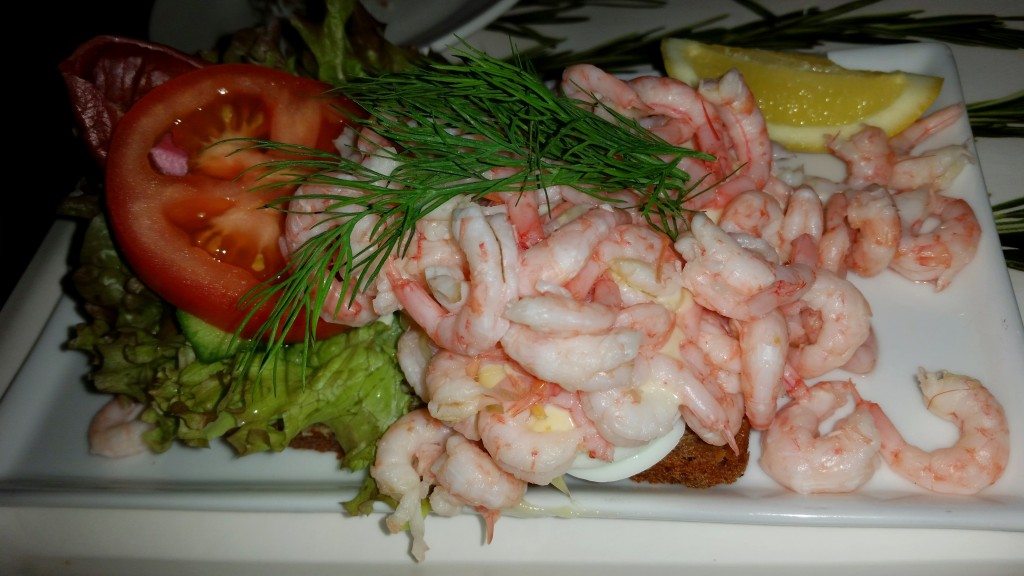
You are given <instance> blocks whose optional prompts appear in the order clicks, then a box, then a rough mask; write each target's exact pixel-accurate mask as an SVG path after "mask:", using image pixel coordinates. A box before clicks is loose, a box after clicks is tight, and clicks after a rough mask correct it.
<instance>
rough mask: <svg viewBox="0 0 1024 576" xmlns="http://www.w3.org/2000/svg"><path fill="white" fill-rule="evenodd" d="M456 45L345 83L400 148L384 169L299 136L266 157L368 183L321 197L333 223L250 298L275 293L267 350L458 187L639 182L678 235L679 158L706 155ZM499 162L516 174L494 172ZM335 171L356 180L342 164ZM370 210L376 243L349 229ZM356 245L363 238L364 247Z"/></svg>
mask: <svg viewBox="0 0 1024 576" xmlns="http://www.w3.org/2000/svg"><path fill="white" fill-rule="evenodd" d="M457 56H458V57H459V58H460V59H461V60H462V63H459V64H447V63H433V64H430V65H428V66H425V67H420V68H415V69H412V70H410V71H407V72H403V73H398V74H388V75H383V76H379V77H375V78H355V79H352V80H350V81H349V82H348V83H347V84H345V85H344V87H343V90H344V93H345V95H346V96H348V97H349V98H351V99H352V100H354V101H355V102H356V103H357V104H359V105H360V106H361V107H362V108H363V109H364V110H366V112H367V114H368V116H367V119H364V120H358V119H356V120H354V121H355V122H357V123H359V124H361V125H362V126H363V128H364V129H367V130H371V131H373V132H374V133H376V134H378V135H379V136H381V137H383V138H385V139H387V140H388V141H390V142H392V143H394V144H395V145H396V147H397V149H398V150H399V151H398V152H397V153H395V154H394V158H393V159H394V160H395V161H396V162H397V167H396V168H395V169H394V171H393V172H391V173H390V174H389V175H388V176H387V177H386V178H385V177H384V176H382V175H381V174H377V173H374V172H373V171H371V170H370V169H368V168H367V167H365V166H362V165H360V164H359V163H357V162H353V161H351V160H347V159H345V158H343V157H340V156H335V155H331V154H327V153H323V152H318V151H313V150H307V149H299V148H296V147H288V149H289V151H290V152H292V153H294V154H298V155H300V156H301V157H302V158H301V159H299V160H284V161H277V162H271V163H268V164H265V165H263V166H262V168H263V169H264V170H266V171H267V173H268V174H274V175H275V176H276V177H278V178H280V177H282V176H283V180H284V181H285V182H287V183H288V184H292V185H295V184H302V183H317V184H326V185H333V186H342V187H346V188H350V189H357V190H359V191H360V192H361V195H359V196H356V197H352V198H346V197H339V196H323V197H322V198H323V199H324V200H327V201H328V206H327V207H326V208H325V210H324V212H325V213H330V214H331V217H332V218H334V219H335V223H336V226H335V227H334V228H331V229H328V230H326V231H325V232H322V233H320V234H319V235H317V236H315V237H314V238H313V239H311V240H310V241H308V242H306V243H305V244H304V245H303V246H302V247H301V248H300V249H299V250H298V251H297V252H296V253H295V254H294V255H293V256H292V258H291V260H290V265H289V266H290V268H289V271H288V274H287V275H286V276H285V277H283V278H279V279H275V280H273V281H270V282H269V283H266V284H264V285H262V286H261V287H260V288H259V289H258V290H257V291H256V292H254V293H253V294H251V295H250V298H248V299H247V301H246V302H245V305H246V306H247V307H250V309H253V310H256V309H259V308H260V307H261V306H262V305H263V304H265V303H268V302H270V301H272V300H274V299H275V298H276V299H277V301H276V304H275V306H274V308H273V309H272V312H271V314H270V315H269V318H268V321H267V322H266V323H265V324H264V325H263V326H261V327H260V333H259V334H258V336H257V337H258V338H262V339H265V340H267V341H268V342H269V345H268V348H269V349H270V350H271V351H273V350H275V349H277V348H279V347H280V346H282V344H283V339H282V336H283V334H285V333H286V332H287V331H288V329H289V328H290V327H291V326H292V325H293V324H294V323H295V322H296V321H297V320H298V318H299V317H300V315H301V314H303V313H304V314H305V316H306V318H307V322H308V325H307V330H306V334H307V338H312V334H313V333H314V331H313V327H314V326H315V323H316V318H317V317H318V316H319V312H318V311H319V310H320V309H321V308H322V306H323V304H324V301H325V297H326V294H327V291H328V288H329V286H330V284H331V282H332V281H334V280H335V279H337V280H338V281H340V282H341V283H342V285H343V286H350V287H351V289H350V293H351V294H352V295H354V294H355V293H356V292H360V291H362V290H364V289H365V288H366V287H368V286H370V285H371V284H372V283H373V282H374V280H375V279H376V278H377V276H378V275H379V274H380V272H381V269H382V266H383V263H384V261H385V260H386V259H387V258H388V257H389V256H391V255H393V254H397V253H400V252H401V250H402V249H403V247H404V246H405V244H406V243H407V242H408V241H409V240H410V239H411V238H412V232H413V231H414V229H415V225H416V222H417V221H418V220H420V219H421V218H423V217H424V216H426V215H427V214H429V213H430V212H431V211H433V210H434V209H435V208H437V207H439V206H441V205H442V204H444V203H445V202H447V201H449V200H451V199H452V198H455V197H465V198H467V199H469V200H477V199H480V198H483V197H485V196H487V195H489V194H492V193H496V192H518V191H524V190H530V191H532V190H538V189H545V188H548V187H552V186H560V185H568V186H573V187H574V188H577V189H578V190H580V191H582V192H584V193H587V194H590V195H592V196H595V197H597V198H601V199H606V200H609V201H610V202H614V201H613V200H610V199H609V195H610V194H612V193H614V192H618V191H620V190H623V189H626V188H631V189H634V190H637V191H638V192H639V193H640V194H641V197H642V205H641V206H640V207H639V209H640V211H641V213H642V214H643V215H644V216H645V217H646V218H647V219H648V221H649V222H650V223H651V224H652V225H653V226H655V227H657V228H658V229H660V230H662V231H663V232H665V233H667V234H669V235H670V236H675V235H676V234H677V233H678V227H679V226H680V222H681V221H682V218H681V217H682V216H683V215H684V209H683V207H682V204H683V201H684V200H685V199H686V198H687V196H688V195H689V194H690V193H691V192H692V191H693V189H694V186H695V183H694V182H691V181H690V176H689V174H687V173H686V172H684V171H683V170H682V169H680V168H678V166H677V164H678V161H679V160H681V159H682V158H683V157H699V158H704V159H711V157H710V156H708V155H706V154H703V153H700V152H696V151H694V150H690V149H686V148H679V147H676V146H672V145H670V144H667V143H666V142H664V141H663V140H661V139H659V138H658V137H657V136H654V135H653V134H651V133H650V132H649V131H647V130H646V129H644V128H642V127H641V126H639V125H638V124H637V123H636V122H634V121H631V120H628V119H626V118H624V117H622V116H620V115H618V114H615V113H614V112H612V111H610V110H609V111H608V112H609V113H611V114H612V115H613V117H614V119H615V120H616V121H608V120H605V119H602V118H601V117H599V116H598V115H596V114H594V113H592V112H591V111H589V110H585V109H584V108H583V107H581V106H580V102H578V101H576V100H572V99H570V98H566V97H563V96H559V95H557V94H555V93H553V92H552V91H551V90H550V89H549V88H548V87H547V86H545V85H544V83H542V82H541V81H540V80H539V79H538V78H537V77H536V76H535V75H534V74H533V73H532V71H530V70H528V69H525V68H523V67H521V66H518V65H515V64H512V63H508V62H503V61H500V60H498V59H495V58H493V57H490V56H488V55H486V54H484V53H483V52H480V51H477V50H474V49H472V48H468V47H466V48H463V49H462V50H459V51H458V52H457ZM466 135H474V136H476V137H474V138H467V137H466ZM254 145H255V146H259V147H275V148H281V147H283V146H284V145H281V144H278V143H272V142H258V143H255V144H254ZM385 154H387V153H385ZM501 168H509V169H512V171H513V172H514V174H513V175H511V176H504V177H500V178H495V179H491V178H488V177H487V175H488V171H490V170H493V169H501ZM298 170H302V171H312V173H306V174H297V173H296V172H297V171H298ZM337 172H341V173H345V174H349V175H353V176H355V178H354V179H352V178H345V179H341V178H338V177H336V176H333V175H332V173H337ZM283 200H287V199H283ZM367 219H372V220H371V221H370V222H369V223H370V224H372V226H370V228H371V229H372V231H371V232H370V234H369V239H368V241H367V242H363V243H355V244H354V243H353V231H354V230H355V229H356V228H357V226H358V225H359V224H360V223H361V222H366V221H367ZM353 245H366V246H367V247H366V248H365V249H363V250H359V251H354V250H353V248H352V247H353ZM344 303H348V302H344Z"/></svg>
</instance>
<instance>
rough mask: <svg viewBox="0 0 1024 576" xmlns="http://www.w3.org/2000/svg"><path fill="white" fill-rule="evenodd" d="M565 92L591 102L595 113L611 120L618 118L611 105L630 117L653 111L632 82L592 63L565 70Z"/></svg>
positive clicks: (569, 95)
mask: <svg viewBox="0 0 1024 576" xmlns="http://www.w3.org/2000/svg"><path fill="white" fill-rule="evenodd" d="M562 93H563V94H565V95H566V96H567V97H569V98H572V99H574V100H579V101H580V102H582V103H587V104H590V105H591V110H593V112H594V114H597V115H598V116H601V117H602V118H605V119H607V120H612V121H613V120H615V117H614V115H612V114H610V113H609V112H608V110H607V109H608V108H610V109H611V110H614V111H615V112H617V113H619V114H621V115H623V116H626V117H627V118H638V117H640V116H646V115H648V113H649V110H648V108H647V105H646V104H644V102H643V101H642V100H641V99H640V96H639V95H637V93H636V91H635V90H633V88H631V87H630V85H629V84H627V83H626V82H623V81H622V80H620V79H618V78H616V77H615V76H612V75H611V74H609V73H607V72H605V71H604V70H601V69H600V68H598V67H596V66H592V65H590V64H576V65H574V66H570V67H568V68H566V69H565V71H564V72H563V73H562Z"/></svg>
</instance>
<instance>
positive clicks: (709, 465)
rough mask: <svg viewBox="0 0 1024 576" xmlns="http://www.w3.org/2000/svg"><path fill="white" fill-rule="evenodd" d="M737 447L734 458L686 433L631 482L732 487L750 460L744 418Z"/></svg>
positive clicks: (726, 449) (747, 426) (727, 451)
mask: <svg viewBox="0 0 1024 576" xmlns="http://www.w3.org/2000/svg"><path fill="white" fill-rule="evenodd" d="M736 444H737V446H738V447H739V451H740V453H739V454H734V453H733V451H732V448H730V447H728V446H712V445H711V444H708V443H707V442H704V441H703V440H701V439H700V437H699V436H697V435H696V434H694V433H693V431H692V430H689V429H687V430H686V434H684V435H683V437H682V438H680V440H679V443H678V444H676V447H675V448H674V449H673V450H672V451H671V452H669V454H668V456H665V457H664V458H662V459H661V461H660V462H658V463H657V464H655V465H654V466H652V467H650V468H648V469H647V470H644V471H643V472H641V473H639V474H636V475H634V476H632V477H631V479H632V480H633V481H634V482H646V483H649V484H682V485H684V486H688V487H690V488H710V487H712V486H717V485H719V484H732V483H733V482H735V481H736V480H738V479H739V477H740V476H743V473H744V472H746V470H747V461H748V460H749V459H750V450H749V447H750V423H749V422H747V419H746V418H744V419H743V425H742V426H741V427H740V431H739V432H738V433H737V434H736Z"/></svg>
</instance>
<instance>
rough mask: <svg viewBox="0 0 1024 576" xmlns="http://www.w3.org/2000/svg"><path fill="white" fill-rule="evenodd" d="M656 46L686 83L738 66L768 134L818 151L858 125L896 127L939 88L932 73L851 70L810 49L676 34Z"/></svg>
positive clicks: (928, 102) (912, 116)
mask: <svg viewBox="0 0 1024 576" xmlns="http://www.w3.org/2000/svg"><path fill="white" fill-rule="evenodd" d="M661 53H662V58H663V59H664V62H665V69H666V71H667V72H668V75H669V76H671V77H673V78H676V79H678V80H681V81H683V82H686V83H687V84H690V85H693V86H696V85H697V84H698V83H699V82H700V80H701V79H702V78H717V77H719V76H721V75H722V74H724V73H725V72H727V71H728V70H730V69H732V68H736V69H738V70H739V71H740V73H742V74H743V77H744V79H745V80H746V82H747V85H748V86H749V87H750V90H751V92H753V94H754V96H755V97H756V98H757V102H758V105H759V106H760V108H761V112H762V113H763V114H764V117H765V121H766V122H767V125H768V135H769V136H770V137H771V139H772V140H775V141H776V142H778V143H780V144H782V145H783V146H785V147H787V148H789V149H790V150H793V151H797V152H823V151H825V149H826V148H825V144H826V142H827V141H828V140H829V139H830V138H832V137H835V136H836V135H839V136H844V137H845V136H850V135H851V134H853V133H855V132H857V131H858V130H860V129H861V127H862V126H863V125H864V124H869V125H872V126H877V127H879V128H881V129H882V130H885V132H886V134H888V135H890V136H892V135H895V134H898V133H899V132H901V131H902V130H903V129H905V128H906V127H907V126H909V125H910V124H912V123H913V122H914V121H915V120H917V119H918V118H920V117H921V115H922V114H924V112H925V111H926V110H927V109H928V107H929V106H931V105H932V103H933V102H934V101H935V98H936V97H938V95H939V91H940V90H941V89H942V78H939V77H935V76H924V75H920V74H910V73H907V72H874V71H864V70H851V69H848V68H843V67H842V66H840V65H838V64H836V63H834V62H832V61H830V60H828V59H827V58H825V57H823V56H818V55H814V54H802V53H797V52H776V51H771V50H759V49H753V48H735V47H730V46H719V45H715V44H703V43H700V42H695V41H693V40H684V39H678V38H667V39H665V40H663V41H662V44H661Z"/></svg>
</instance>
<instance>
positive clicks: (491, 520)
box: [476, 506, 501, 544]
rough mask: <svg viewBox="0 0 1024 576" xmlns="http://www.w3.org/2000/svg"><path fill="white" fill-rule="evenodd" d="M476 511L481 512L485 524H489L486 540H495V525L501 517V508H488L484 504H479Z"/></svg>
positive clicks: (489, 541)
mask: <svg viewBox="0 0 1024 576" xmlns="http://www.w3.org/2000/svg"><path fill="white" fill-rule="evenodd" d="M476 511H477V512H479V513H480V516H481V517H483V519H484V524H486V525H487V532H486V536H485V538H486V542H487V543H488V544H490V543H491V541H492V540H494V525H495V524H497V523H498V518H500V517H501V510H488V509H487V508H484V507H483V506H477V508H476Z"/></svg>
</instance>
